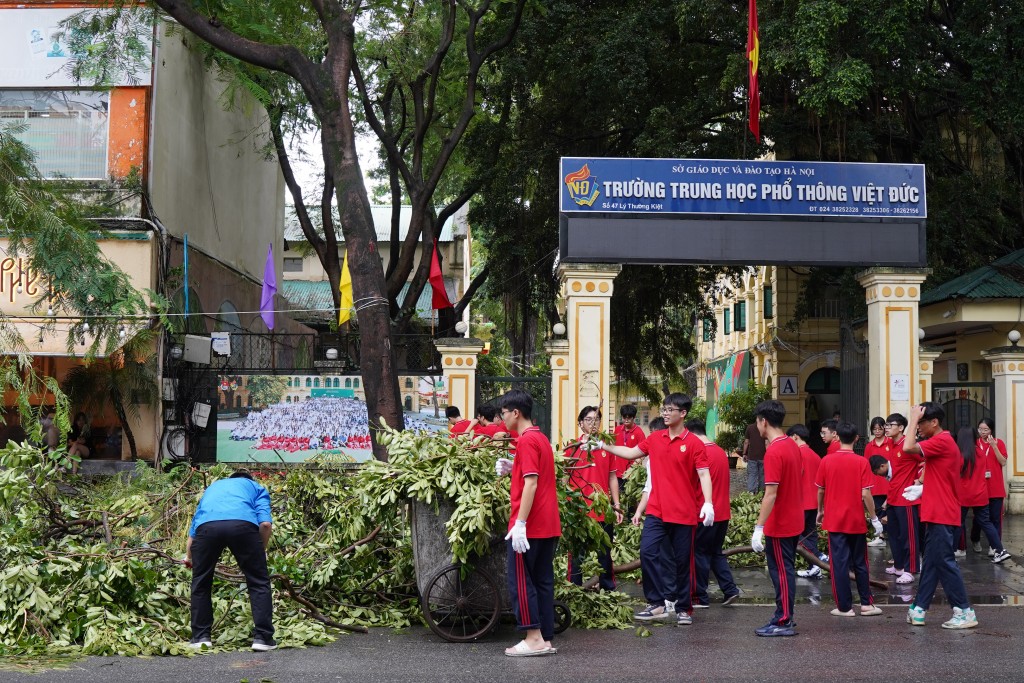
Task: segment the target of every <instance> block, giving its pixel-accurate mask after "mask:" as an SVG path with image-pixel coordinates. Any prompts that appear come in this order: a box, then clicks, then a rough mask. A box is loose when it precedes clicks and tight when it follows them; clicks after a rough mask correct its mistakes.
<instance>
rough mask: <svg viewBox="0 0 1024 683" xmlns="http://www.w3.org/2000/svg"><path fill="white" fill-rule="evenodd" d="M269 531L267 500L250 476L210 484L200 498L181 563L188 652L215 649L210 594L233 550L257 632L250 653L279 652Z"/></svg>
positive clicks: (243, 472)
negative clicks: (186, 588) (187, 595)
mask: <svg viewBox="0 0 1024 683" xmlns="http://www.w3.org/2000/svg"><path fill="white" fill-rule="evenodd" d="M272 529H273V527H272V525H271V518H270V494H268V493H267V490H266V489H265V488H263V487H262V486H260V485H259V484H257V483H256V482H255V481H253V478H252V475H251V474H250V473H249V472H248V470H238V471H236V472H235V473H234V474H232V475H231V476H230V477H228V478H227V479H221V480H220V481H215V482H213V483H212V484H210V486H209V487H208V488H207V489H206V491H205V492H204V493H203V497H202V498H201V499H200V500H199V506H198V507H197V508H196V514H195V516H193V517H192V526H191V527H190V528H189V530H188V544H187V545H186V546H185V563H186V565H188V566H190V567H192V643H191V645H192V647H194V648H197V649H198V648H202V647H203V646H206V647H212V646H213V643H212V641H211V640H210V632H211V630H212V629H213V600H212V598H211V597H210V590H211V588H212V587H213V571H214V569H215V568H216V566H217V562H218V560H220V555H221V553H222V552H224V548H228V549H230V550H231V554H232V555H234V556H235V560H237V561H238V568H239V569H241V570H242V573H243V574H245V585H246V587H248V589H249V604H250V605H251V606H252V619H253V622H254V626H255V629H254V631H253V638H252V649H253V650H256V651H259V652H265V651H267V650H273V649H274V648H276V647H277V642H276V641H275V640H274V625H273V623H272V614H273V605H272V602H271V593H270V572H269V571H268V570H267V553H266V548H267V544H268V543H270V533H271V531H272Z"/></svg>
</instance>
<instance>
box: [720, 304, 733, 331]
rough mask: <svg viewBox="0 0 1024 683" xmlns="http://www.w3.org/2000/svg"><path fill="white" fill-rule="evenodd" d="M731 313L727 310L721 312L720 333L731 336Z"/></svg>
mask: <svg viewBox="0 0 1024 683" xmlns="http://www.w3.org/2000/svg"><path fill="white" fill-rule="evenodd" d="M731 316H732V311H731V310H729V309H728V308H727V309H725V310H724V311H722V332H723V333H724V334H732V318H731Z"/></svg>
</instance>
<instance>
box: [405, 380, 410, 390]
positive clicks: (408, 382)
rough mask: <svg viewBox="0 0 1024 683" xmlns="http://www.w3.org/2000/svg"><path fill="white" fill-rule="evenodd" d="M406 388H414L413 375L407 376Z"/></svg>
mask: <svg viewBox="0 0 1024 683" xmlns="http://www.w3.org/2000/svg"><path fill="white" fill-rule="evenodd" d="M405 388H406V389H412V377H406V378H405Z"/></svg>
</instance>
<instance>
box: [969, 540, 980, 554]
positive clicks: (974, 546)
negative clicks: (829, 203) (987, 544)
mask: <svg viewBox="0 0 1024 683" xmlns="http://www.w3.org/2000/svg"><path fill="white" fill-rule="evenodd" d="M971 547H972V548H973V549H974V552H976V553H980V552H981V541H975V542H974V544H973V545H972V546H971Z"/></svg>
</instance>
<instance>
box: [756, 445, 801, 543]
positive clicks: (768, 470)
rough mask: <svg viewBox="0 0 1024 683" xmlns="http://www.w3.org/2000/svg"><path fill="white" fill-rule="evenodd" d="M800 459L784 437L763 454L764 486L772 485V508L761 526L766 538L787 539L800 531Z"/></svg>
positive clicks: (798, 451)
mask: <svg viewBox="0 0 1024 683" xmlns="http://www.w3.org/2000/svg"><path fill="white" fill-rule="evenodd" d="M802 472H803V459H802V458H801V456H800V448H799V447H798V446H797V445H796V442H795V441H793V439H791V438H789V437H788V436H780V437H778V438H777V439H775V440H774V441H772V442H771V443H770V444H768V449H767V450H766V451H765V453H764V483H765V486H768V485H769V484H775V485H777V486H778V490H777V492H776V495H775V506H774V507H773V508H772V511H771V514H769V515H768V521H766V522H765V523H764V533H765V535H766V536H772V537H774V538H789V537H790V536H799V535H800V532H801V531H803V530H804V501H803V474H802Z"/></svg>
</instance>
